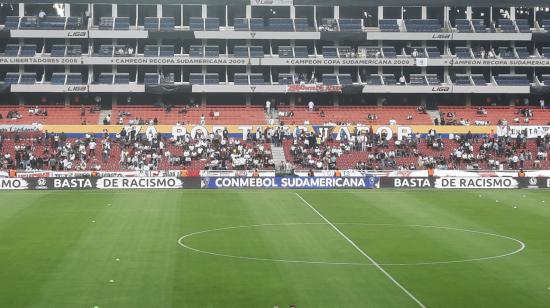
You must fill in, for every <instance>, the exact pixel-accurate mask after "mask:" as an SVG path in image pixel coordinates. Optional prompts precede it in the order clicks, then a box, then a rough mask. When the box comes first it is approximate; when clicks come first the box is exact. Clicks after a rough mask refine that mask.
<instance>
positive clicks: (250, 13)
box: [245, 5, 252, 18]
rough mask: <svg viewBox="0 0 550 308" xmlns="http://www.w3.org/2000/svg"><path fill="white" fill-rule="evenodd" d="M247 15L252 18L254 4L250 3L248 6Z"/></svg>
mask: <svg viewBox="0 0 550 308" xmlns="http://www.w3.org/2000/svg"><path fill="white" fill-rule="evenodd" d="M245 17H246V18H252V6H250V5H247V6H246V13H245Z"/></svg>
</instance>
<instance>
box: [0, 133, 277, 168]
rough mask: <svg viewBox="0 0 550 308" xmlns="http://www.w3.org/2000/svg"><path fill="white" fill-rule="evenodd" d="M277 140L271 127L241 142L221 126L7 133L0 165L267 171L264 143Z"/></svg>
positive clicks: (269, 163)
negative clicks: (215, 129)
mask: <svg viewBox="0 0 550 308" xmlns="http://www.w3.org/2000/svg"><path fill="white" fill-rule="evenodd" d="M280 136H281V137H280ZM7 138H9V139H11V140H12V141H13V143H10V145H12V146H13V149H8V148H5V147H4V143H5V142H4V141H5V140H6V139H7ZM281 138H282V135H279V132H278V130H272V129H269V130H266V131H263V130H258V131H256V132H252V133H250V134H249V139H248V140H246V141H245V140H242V139H234V138H230V137H229V136H228V132H227V130H225V131H224V132H222V133H221V134H213V133H211V134H203V133H201V131H198V132H197V134H196V135H195V136H193V137H192V136H191V135H190V134H189V133H188V134H185V135H182V136H179V137H178V138H165V137H163V136H162V135H161V134H160V133H159V134H143V133H139V132H138V130H137V128H130V129H129V130H126V129H123V130H121V131H120V132H119V133H116V134H110V133H109V132H108V131H107V130H104V131H103V133H102V134H101V136H94V135H92V134H85V135H84V136H83V137H81V138H68V137H67V135H66V134H64V133H61V134H52V133H48V132H45V133H38V132H33V133H19V132H15V133H14V132H10V133H1V134H0V153H2V159H1V161H0V169H21V170H26V171H35V170H58V171H66V170H76V171H80V170H96V171H99V170H101V169H102V168H104V166H107V167H108V168H110V169H117V170H134V171H152V170H159V169H160V168H162V167H174V168H176V167H177V168H179V167H189V166H191V164H192V163H193V162H194V161H204V162H205V164H206V165H205V168H207V169H211V170H225V169H243V170H244V169H247V170H250V169H270V168H273V167H274V166H275V164H274V162H273V159H272V155H271V150H270V146H269V144H268V143H270V142H277V143H281V142H282V139H281ZM117 158H118V164H116V163H115V162H116V161H117ZM163 162H164V164H163Z"/></svg>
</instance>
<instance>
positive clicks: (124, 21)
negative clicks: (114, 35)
mask: <svg viewBox="0 0 550 308" xmlns="http://www.w3.org/2000/svg"><path fill="white" fill-rule="evenodd" d="M129 29H130V18H129V17H100V18H99V30H129Z"/></svg>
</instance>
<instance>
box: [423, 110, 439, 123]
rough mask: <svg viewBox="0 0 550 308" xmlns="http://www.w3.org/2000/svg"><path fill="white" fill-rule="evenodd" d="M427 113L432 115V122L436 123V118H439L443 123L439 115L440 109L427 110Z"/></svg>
mask: <svg viewBox="0 0 550 308" xmlns="http://www.w3.org/2000/svg"><path fill="white" fill-rule="evenodd" d="M426 113H427V114H428V115H429V116H430V118H431V119H432V124H433V123H434V120H435V119H437V121H438V122H439V123H441V118H440V117H439V110H426Z"/></svg>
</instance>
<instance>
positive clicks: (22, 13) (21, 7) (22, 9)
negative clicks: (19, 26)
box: [19, 3, 25, 17]
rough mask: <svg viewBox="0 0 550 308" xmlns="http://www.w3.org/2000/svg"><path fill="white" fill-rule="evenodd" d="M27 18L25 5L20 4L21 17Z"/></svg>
mask: <svg viewBox="0 0 550 308" xmlns="http://www.w3.org/2000/svg"><path fill="white" fill-rule="evenodd" d="M23 16H25V3H19V17H23Z"/></svg>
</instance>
